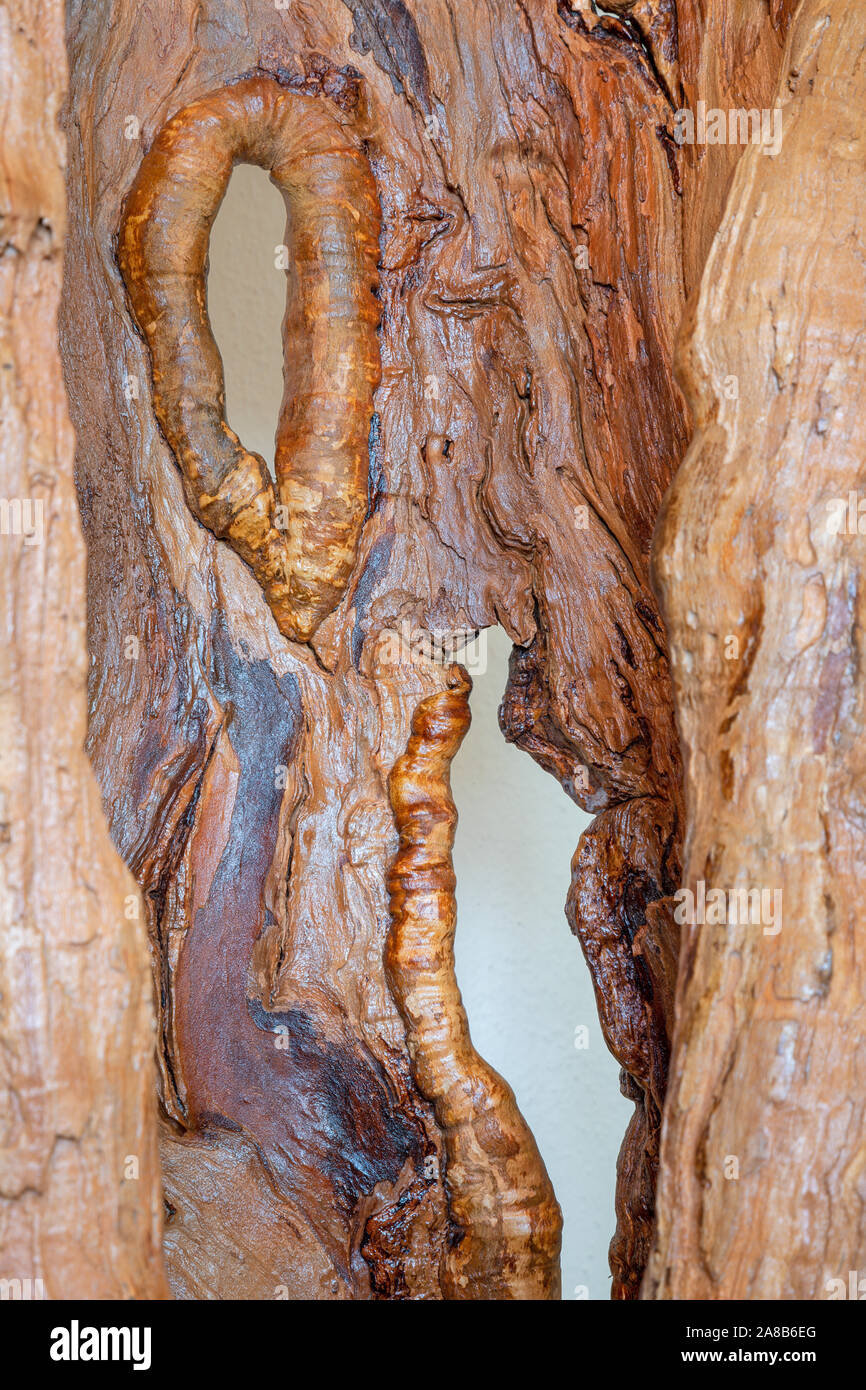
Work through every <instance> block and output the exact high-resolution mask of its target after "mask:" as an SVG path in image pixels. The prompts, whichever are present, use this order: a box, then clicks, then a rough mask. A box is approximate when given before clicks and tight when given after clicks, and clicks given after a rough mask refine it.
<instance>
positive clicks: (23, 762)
mask: <svg viewBox="0 0 866 1390" xmlns="http://www.w3.org/2000/svg"><path fill="white" fill-rule="evenodd" d="M0 19H2V23H0V72H2V74H3V77H4V79H5V81H4V84H3V86H2V95H0V102H2V103H3V121H2V123H0V195H2V196H0V213H2V224H0V225H2V237H3V247H2V249H3V252H4V254H3V255H2V256H0V287H2V289H3V295H2V299H0V405H2V409H3V423H4V432H3V438H2V441H0V470H2V489H0V491H2V494H3V496H2V504H3V510H2V520H3V528H2V529H3V534H2V537H0V559H2V565H3V576H4V578H3V588H2V602H3V604H4V605H5V628H4V630H5V631H6V633H7V634H12V639H11V640H10V641H8V642H7V643H6V644H4V656H3V666H4V670H3V684H2V693H3V699H2V704H0V710H2V721H3V736H4V749H7V750H9V751H8V753H7V754H6V757H5V760H4V762H3V764H2V777H0V795H2V799H3V806H4V814H3V815H2V816H0V875H2V878H0V904H2V908H0V913H2V917H0V996H2V1013H0V1036H2V1039H3V1042H4V1048H3V1057H4V1067H5V1068H6V1069H5V1070H4V1072H3V1074H2V1075H3V1081H2V1105H3V1111H2V1114H3V1126H2V1136H3V1137H2V1150H0V1172H2V1183H0V1277H2V1278H4V1279H10V1280H13V1281H15V1280H18V1281H24V1280H31V1281H33V1280H40V1281H42V1284H43V1286H44V1289H45V1292H46V1293H47V1295H48V1296H49V1297H51V1298H67V1297H72V1298H75V1297H86V1298H90V1297H111V1298H124V1297H137V1298H145V1299H156V1298H163V1297H165V1296H166V1295H167V1294H168V1293H169V1292H170V1293H171V1295H172V1296H174V1297H175V1298H179V1299H213V1298H216V1299H223V1298H243V1299H274V1298H277V1299H282V1298H292V1299H302V1298H309V1299H320V1300H329V1299H362V1300H363V1299H388V1300H399V1299H413V1300H424V1299H433V1300H439V1299H464V1298H467V1299H469V1298H471V1299H484V1298H487V1299H529V1298H545V1299H550V1298H556V1297H558V1296H559V1292H560V1281H559V1271H558V1249H559V1238H560V1213H559V1209H558V1205H557V1202H556V1198H555V1196H554V1193H553V1191H552V1188H551V1185H550V1181H549V1179H548V1176H547V1173H546V1171H545V1168H544V1164H543V1161H542V1158H541V1156H540V1154H539V1152H538V1149H537V1147H536V1144H535V1141H534V1140H533V1138H532V1135H531V1134H530V1133H529V1130H528V1128H527V1126H526V1124H525V1122H524V1120H523V1118H522V1117H521V1115H520V1113H519V1111H518V1109H517V1106H516V1103H515V1100H514V1097H513V1094H512V1092H511V1090H510V1088H509V1086H508V1084H507V1083H506V1082H505V1081H504V1080H503V1079H502V1078H500V1077H499V1076H498V1075H497V1074H496V1073H495V1072H494V1071H493V1070H492V1069H491V1068H490V1067H489V1066H488V1065H487V1064H486V1063H485V1062H483V1061H482V1059H481V1058H480V1057H479V1056H478V1054H477V1053H476V1052H475V1050H474V1048H473V1046H472V1044H471V1041H470V1037H469V1027H468V1022H467V1018H466V1014H465V1012H464V1010H463V1007H462V1004H461V1001H460V995H459V991H458V988H457V983H456V980H455V976H454V965H453V936H454V929H455V916H456V913H455V905H454V875H453V869H452V866H451V848H452V843H453V834H454V825H455V817H456V811H455V807H454V804H453V800H452V798H451V794H450V790H449V767H450V763H451V760H452V758H453V757H454V755H455V753H456V752H457V749H458V747H459V745H460V742H461V740H462V738H463V735H464V733H465V731H466V728H467V727H468V720H469V705H468V701H469V682H468V679H467V678H466V676H465V673H463V672H462V671H461V670H460V668H459V666H455V665H453V664H452V663H451V661H450V659H449V660H447V661H445V662H442V661H438V660H436V659H434V657H433V655H431V653H432V650H433V649H432V647H431V646H430V645H429V644H428V646H427V653H428V654H427V655H426V656H423V655H422V656H421V657H419V655H418V651H419V647H420V648H424V646H425V644H424V642H423V641H421V642H420V643H419V642H418V640H417V639H418V638H422V639H423V638H424V637H425V635H427V634H430V633H431V632H436V633H438V634H440V635H441V634H443V633H444V634H446V635H447V636H451V637H454V638H455V639H456V636H457V635H458V634H460V633H465V632H466V631H474V630H477V629H482V628H485V627H489V626H491V625H493V624H496V623H498V624H500V625H501V626H502V627H503V628H504V629H505V630H506V632H507V633H508V635H509V637H510V639H511V641H512V643H513V656H512V662H511V671H510V677H509V681H508V686H507V689H506V690H505V692H504V697H503V703H502V708H501V716H500V718H501V726H502V732H503V734H504V736H505V738H506V739H507V740H509V741H510V742H512V743H514V744H516V745H517V747H518V748H520V749H523V750H525V751H526V752H528V753H529V754H530V755H531V756H532V757H533V758H534V759H536V761H537V762H538V763H539V764H540V765H541V766H542V767H543V768H544V769H546V770H547V771H548V772H550V773H551V774H552V775H553V776H554V777H555V778H556V779H557V781H558V782H559V783H560V784H561V786H562V788H563V790H564V792H565V793H566V794H567V795H568V796H569V797H571V798H572V799H573V800H574V801H575V802H576V803H577V804H578V805H579V806H581V807H582V808H583V809H584V810H586V811H587V812H589V813H591V814H592V815H593V816H594V819H593V821H592V823H591V824H590V825H589V827H588V829H587V830H586V831H585V833H584V835H583V836H582V838H581V840H580V843H579V844H578V846H577V848H576V852H575V856H574V860H573V864H572V887H571V892H570V894H569V899H568V903H567V905H566V912H567V916H568V920H569V923H570V925H571V928H572V931H573V932H574V934H575V935H576V936H577V938H578V940H579V942H580V946H581V949H582V951H583V954H584V956H585V958H586V961H587V964H588V966H589V969H590V971H591V974H592V979H593V984H594V987H595V992H596V998H597V1002H598V1008H599V1015H600V1019H601V1023H602V1027H603V1031H604V1035H605V1039H606V1041H607V1043H608V1046H609V1047H610V1050H611V1051H612V1053H613V1054H614V1056H615V1057H616V1058H617V1060H618V1062H619V1063H620V1065H621V1067H622V1088H623V1090H624V1092H625V1094H626V1095H627V1096H629V1097H630V1098H631V1099H632V1100H633V1101H634V1106H635V1111H634V1118H633V1119H632V1121H631V1124H630V1125H629V1128H628V1132H627V1134H626V1136H625V1140H624V1143H623V1148H622V1152H621V1155H620V1160H619V1167H618V1179H617V1199H616V1231H615V1233H614V1235H613V1240H612V1244H611V1272H612V1277H613V1283H612V1293H613V1297H614V1298H616V1299H627V1298H636V1297H638V1296H640V1295H642V1296H643V1297H645V1298H672V1299H678V1298H683V1297H697V1298H701V1299H719V1298H761V1299H764V1298H772V1297H783V1298H793V1297H808V1298H819V1297H822V1296H823V1292H822V1291H823V1290H825V1289H826V1288H827V1286H828V1282H829V1281H831V1280H834V1279H837V1278H840V1277H841V1278H843V1279H844V1278H845V1277H847V1274H848V1271H849V1270H857V1269H860V1268H862V1267H863V1265H864V1261H866V1226H864V1218H863V1209H864V1208H863V1201H862V1168H863V1140H862V1133H863V1123H862V1122H863V1114H864V1105H866V1092H864V1080H863V1075H862V1072H863V1067H862V1061H861V1060H860V1053H859V1052H858V1045H859V1040H860V1034H861V1033H862V1018H861V1015H862V1005H861V1002H860V1001H861V998H862V979H861V978H860V977H861V975H862V965H861V964H860V962H861V960H862V956H863V951H862V947H861V946H860V943H859V927H858V921H857V911H858V905H859V896H860V895H859V893H858V882H857V879H858V868H859V865H860V863H861V862H862V859H863V824H864V820H863V814H862V808H861V806H860V791H859V785H860V780H859V777H858V773H859V758H860V756H861V755H859V754H858V747H859V744H860V743H861V742H862V738H861V732H862V723H863V717H862V712H861V704H862V698H863V697H862V690H861V686H862V675H861V672H862V669H863V661H862V659H861V658H860V655H859V644H860V641H861V637H860V634H861V633H862V630H863V621H862V615H861V613H860V609H861V606H862V600H861V587H862V585H861V575H860V564H859V555H860V547H861V544H862V538H861V520H860V515H861V510H862V509H861V506H860V501H859V492H858V488H859V483H860V477H861V472H862V458H863V448H864V440H863V427H862V423H861V422H860V412H859V399H860V395H861V394H862V383H863V379H864V373H866V363H864V360H863V348H862V342H861V339H862V329H861V323H860V320H861V318H862V307H863V303H864V301H866V295H864V291H866V283H864V278H863V264H864V261H863V244H864V211H863V209H864V207H866V199H864V192H866V166H864V153H863V151H864V135H863V124H864V115H863V113H864V110H866V107H864V102H863V97H864V92H863V74H864V69H863V63H862V54H863V52H864V49H866V13H864V12H863V11H862V10H861V8H860V7H858V6H855V5H851V4H846V3H843V0H826V2H825V3H822V4H820V5H819V4H818V3H817V0H738V3H737V4H736V5H733V4H730V3H728V0H702V2H701V3H697V0H609V3H606V4H604V5H602V4H595V3H594V0H571V3H567V2H566V0H471V2H470V0H465V3H462V4H460V5H455V4H452V3H449V0H423V3H422V2H421V0H320V3H318V4H317V5H316V6H310V5H308V4H305V3H302V0H285V3H283V2H282V0H281V3H280V4H279V5H274V4H273V3H271V0H250V3H245V4H243V5H241V4H239V3H235V0H205V3H200V0H179V2H178V3H176V4H172V5H171V6H157V7H150V8H146V9H144V10H142V8H141V7H140V6H139V5H135V4H133V3H132V0H95V3H94V0H86V3H85V0H70V3H69V5H68V7H67V9H66V13H65V24H64V15H63V13H62V11H61V5H60V3H59V0H44V3H42V4H41V5H39V6H36V7H35V9H34V12H32V13H31V9H30V7H27V6H24V5H23V4H21V3H20V2H19V0H0ZM67 62H68V81H67V78H66V73H67ZM34 151H36V153H34ZM237 162H250V163H254V164H258V165H261V166H262V167H263V168H264V169H265V170H267V171H268V172H269V173H270V176H271V178H272V180H273V181H274V183H275V184H276V185H277V187H278V188H279V189H280V190H281V192H282V193H283V196H284V199H285V203H286V210H287V219H288V221H287V229H286V236H285V248H284V250H285V259H284V262H283V263H282V266H283V268H284V269H285V271H286V276H285V283H284V282H283V280H282V279H281V280H280V282H279V284H280V288H279V293H280V294H281V295H282V293H283V291H284V289H285V292H286V318H285V321H284V328H283V348H284V369H285V396H284V401H283V408H282V411H281V414H280V418H279V421H278V424H277V433H276V454H275V465H274V474H275V476H274V478H272V477H271V475H270V472H269V469H268V466H267V464H266V462H265V461H264V460H263V459H262V458H261V457H260V456H259V455H257V454H254V453H251V452H249V451H248V450H247V449H245V448H244V446H243V444H242V443H241V441H240V440H239V439H238V437H237V436H236V435H235V433H234V432H233V431H232V430H231V429H230V428H229V426H228V424H227V422H226V418H225V389H224V381H223V371H222V364H221V360H220V356H219V350H218V348H217V345H216V343H215V341H214V337H213V334H212V332H211V329H210V325H209V320H208V312H207V270H208V267H207V258H208V245H209V237H210V230H211V227H212V224H213V220H214V218H215V216H216V214H217V211H218V208H219V206H220V203H221V200H222V198H223V196H224V194H225V191H226V187H227V184H228V180H229V177H230V174H231V170H232V167H233V166H234V164H235V163H237ZM64 180H65V195H64ZM61 269H62V294H61ZM58 305H59V309H58ZM67 407H68V419H67V415H66V410H67ZM70 423H71V427H72V428H71V429H70ZM72 431H74V446H73V435H72ZM73 448H74V490H75V494H76V498H77V506H76V505H75V504H73V502H72V494H73V462H72V459H73ZM37 503H38V504H39V505H38V506H37V505H36V504H37ZM79 514H80V522H81V526H82V528H83V534H84V540H85V543H86V549H87V570H86V585H87V593H86V630H85V604H84V593H83V588H84V552H83V548H82V546H81V541H80V537H79V534H78V529H77V527H78V516H79ZM39 518H41V521H40V520H39ZM25 522H26V524H25ZM43 523H44V524H43ZM863 526H864V528H866V523H863ZM58 596H59V597H58ZM34 633H35V634H38V637H35V638H33V639H32V640H31V639H30V636H29V634H34ZM440 645H441V643H440ZM446 645H447V644H446ZM86 655H87V657H88V658H89V665H86ZM85 671H86V672H87V674H86V676H85ZM85 680H86V692H85ZM85 722H86V729H87V733H86V756H85V753H84V751H83V747H82V743H83V740H84V737H85V732H84V731H85ZM681 748H682V751H681ZM91 769H92V772H93V773H95V777H96V782H97V783H98V786H99V790H100V792H101V798H102V810H101V811H100V808H99V805H98V797H97V794H96V790H95V787H94V785H93V782H92V780H91V778H92V773H91ZM103 815H104V818H105V821H107V829H106V826H105V824H104V823H103V819H102V816H103ZM49 860H50V862H51V864H52V872H51V883H50V896H49V889H48V888H47V887H46V878H45V873H44V865H45V863H46V862H48V861H49ZM741 894H744V895H745V897H744V898H741V897H740V895H741ZM755 894H757V897H756V896H755ZM777 894H779V895H780V896H779V897H777V896H776V895H777ZM741 901H742V902H744V903H745V909H744V911H745V916H744V915H743V914H742V913H741V912H739V910H738V907H739V903H740V902H741ZM734 905H736V910H735V908H734ZM858 948H859V949H858ZM9 1001H11V1002H9ZM154 1025H155V1032H154V1033H152V1032H151V1029H152V1027H154ZM154 1043H155V1054H156V1055H155V1060H154V1059H153V1058H152V1052H153V1050H154V1049H153V1044H154Z"/></svg>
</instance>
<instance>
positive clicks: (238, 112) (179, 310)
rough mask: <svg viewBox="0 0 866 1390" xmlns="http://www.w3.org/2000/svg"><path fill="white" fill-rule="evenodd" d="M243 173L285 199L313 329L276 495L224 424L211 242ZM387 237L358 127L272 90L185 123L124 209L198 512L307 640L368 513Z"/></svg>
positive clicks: (292, 400) (195, 107)
mask: <svg viewBox="0 0 866 1390" xmlns="http://www.w3.org/2000/svg"><path fill="white" fill-rule="evenodd" d="M237 163H248V164H258V165H261V166H262V167H263V168H264V169H267V170H268V171H269V173H270V177H271V180H272V182H273V183H274V184H276V186H277V187H278V188H279V189H280V191H281V192H282V194H283V198H284V200H285V203H286V210H287V214H288V223H289V236H290V253H291V262H292V265H291V269H292V273H293V276H294V284H295V290H296V299H297V314H296V318H297V322H298V323H299V324H301V325H302V330H303V331H302V333H301V334H300V335H299V339H300V341H297V342H295V341H292V342H286V343H284V347H285V351H286V359H287V362H288V361H289V360H290V359H291V362H292V371H291V385H292V388H293V389H291V391H290V389H289V384H288V380H287V389H286V393H285V395H284V398H283V404H282V409H281V411H280V418H279V422H278V426H277V439H276V453H275V472H276V477H277V489H276V492H275V489H274V486H273V484H272V482H271V478H270V475H269V472H268V469H267V466H266V464H265V462H264V460H263V459H262V458H261V457H260V456H259V455H258V454H254V453H250V452H249V451H248V450H246V449H245V448H244V447H243V445H242V444H241V442H240V440H239V439H238V437H237V435H236V434H235V433H234V431H233V430H232V429H230V428H229V426H228V424H227V423H226V419H225V382H224V377H223V367H222V360H221V358H220V354H219V350H218V348H217V345H216V342H215V341H214V336H213V332H212V330H211V326H210V321H209V319H208V312H207V285H206V276H207V256H208V246H209V242H210V231H211V227H212V225H213V221H214V218H215V217H216V214H217V211H218V209H219V206H220V204H221V202H222V200H223V197H224V196H225V192H226V188H227V187H228V182H229V178H230V176H231V171H232V168H233V167H234V165H235V164H237ZM379 226H380V212H379V202H378V197H377V192H376V185H375V182H374V179H373V174H372V171H371V169H370V164H369V161H368V159H367V156H366V153H365V151H364V147H363V144H362V141H361V138H360V136H359V135H358V133H357V131H356V130H355V129H353V128H352V125H351V123H350V121H349V119H348V118H347V117H345V116H343V114H342V113H341V112H339V111H338V110H337V109H336V108H335V107H330V106H329V105H326V104H325V102H324V101H323V100H322V99H320V98H317V97H314V96H308V95H306V94H303V93H299V92H293V91H289V90H286V89H285V88H283V87H281V86H280V84H279V83H278V82H276V81H275V80H274V79H273V78H270V77H263V76H259V77H252V78H246V79H244V80H242V81H239V82H237V83H235V84H233V85H231V86H227V87H224V88H222V89H221V90H220V91H217V92H214V93H212V94H211V95H209V96H207V97H204V98H203V99H201V100H200V101H196V102H194V103H193V104H192V105H190V106H187V107H184V108H183V110H181V111H179V112H177V114H176V115H174V116H173V117H172V118H171V119H170V120H169V121H168V122H167V124H166V125H165V126H164V127H163V128H162V130H161V131H160V133H159V134H158V135H157V137H156V139H155V140H154V142H153V144H152V146H151V148H150V150H149V151H148V153H147V154H146V155H145V157H144V159H143V160H142V163H141V166H140V168H139V170H138V174H137V176H136V179H135V182H134V183H133V185H132V188H131V190H130V192H129V194H128V196H127V199H126V202H125V205H124V209H123V216H122V221H121V226H120V235H119V241H118V262H119V265H120V270H121V274H122V275H123V279H124V281H125V284H126V288H127V292H128V295H129V300H130V304H131V306H132V310H133V314H134V316H135V320H136V322H137V324H138V326H139V328H140V330H141V332H142V333H143V335H144V337H145V339H146V341H147V344H148V347H149V349H150V356H151V363H152V369H153V404H154V410H155V412H156V416H157V419H158V420H159V423H160V425H161V427H162V430H163V432H164V434H165V436H166V438H167V440H168V442H169V444H170V445H171V448H172V450H173V452H174V455H175V457H176V459H177V462H178V464H179V466H180V470H181V473H182V475H183V482H184V490H185V493H186V497H187V501H188V503H189V506H190V508H191V510H192V511H193V513H194V514H195V515H196V516H197V517H198V518H199V520H200V521H202V522H203V523H204V525H205V526H207V527H208V528H209V530H211V531H213V532H214V534H215V535H217V536H219V537H221V538H223V539H225V540H227V541H229V543H230V544H231V545H232V546H233V547H234V549H235V550H236V551H237V553H238V554H239V555H240V556H241V558H242V559H244V560H245V561H246V562H247V564H248V565H250V566H251V568H252V570H253V573H254V574H255V576H256V578H257V580H258V582H259V584H260V585H261V587H262V589H263V591H264V594H265V597H266V599H267V602H268V604H269V606H270V608H271V611H272V612H273V614H274V617H275V619H276V622H277V626H278V627H279V629H280V631H281V632H282V633H283V634H284V635H285V636H286V637H289V638H291V639H293V640H297V641H308V640H309V639H310V637H311V636H312V635H313V633H314V632H315V631H316V628H317V627H318V626H319V624H320V623H321V622H322V621H323V619H324V618H325V617H326V616H327V615H328V614H329V613H330V612H331V611H332V610H333V609H334V608H335V607H336V606H337V604H338V603H339V601H340V598H341V596H342V594H343V592H344V590H345V587H346V584H347V582H348V578H349V574H350V572H351V569H352V566H353V563H354V559H355V552H356V548H357V543H358V537H359V535H360V532H361V528H362V526H363V522H364V516H365V513H366V507H367V470H368V441H369V431H370V421H371V417H372V412H373V393H374V391H375V389H376V386H377V385H378V383H379V379H380V361H379V345H378V338H377V331H376V330H377V326H378V318H379V313H378V302H377V299H376V295H375V290H376V286H377V262H378V254H379ZM285 331H286V330H285V328H284V334H285ZM287 378H288V373H287ZM278 504H279V512H278Z"/></svg>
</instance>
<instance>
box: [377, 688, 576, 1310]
mask: <svg viewBox="0 0 866 1390" xmlns="http://www.w3.org/2000/svg"><path fill="white" fill-rule="evenodd" d="M448 679H449V687H448V689H446V690H443V691H440V692H438V693H437V694H435V695H430V696H428V697H427V698H426V699H424V700H422V701H421V702H420V704H419V705H418V707H417V709H416V710H415V714H414V716H413V719H412V733H411V737H410V739H409V745H408V747H407V749H406V752H405V753H404V754H403V756H402V757H401V758H399V759H398V760H397V762H396V764H395V766H394V769H393V771H392V773H391V776H390V779H389V784H388V786H389V793H390V799H391V807H392V810H393V812H394V819H395V821H396V824H397V829H398V831H399V834H400V848H399V850H398V852H397V855H396V858H395V859H394V862H393V864H392V866H391V870H390V873H389V875H388V891H389V894H390V902H391V917H392V923H393V925H392V929H391V935H390V937H389V939H388V946H387V950H386V968H387V973H388V980H389V983H390V985H391V989H392V991H393V994H394V997H395V999H396V1001H397V1005H398V1008H399V1009H400V1013H401V1014H402V1017H403V1021H404V1023H405V1024H406V1029H407V1044H408V1049H409V1055H410V1057H411V1059H412V1066H413V1072H414V1076H415V1080H416V1082H417V1084H418V1087H419V1089H420V1090H421V1093H422V1095H423V1096H424V1097H425V1098H426V1099H427V1100H429V1101H432V1102H433V1106H434V1109H435V1112H436V1119H437V1121H438V1122H439V1124H440V1126H441V1128H442V1138H443V1146H444V1152H445V1158H446V1165H447V1171H446V1174H445V1184H446V1191H447V1193H448V1206H449V1212H450V1216H451V1220H452V1222H453V1223H454V1225H455V1226H456V1227H457V1230H458V1232H459V1238H458V1239H457V1241H456V1243H454V1244H451V1245H449V1246H448V1247H447V1249H446V1251H445V1253H444V1255H443V1268H442V1270H441V1272H440V1278H441V1284H442V1290H443V1293H444V1294H445V1297H446V1298H452V1299H508V1298H513V1299H548V1298H558V1297H559V1294H560V1278H559V1247H560V1240H561V1232H562V1215H561V1212H560V1210H559V1204H558V1203H557V1201H556V1198H555V1196H554V1194H553V1188H552V1186H551V1183H550V1179H549V1177H548V1176H547V1170H546V1169H545V1167H544V1162H543V1160H542V1158H541V1155H540V1154H539V1152H538V1149H537V1147H536V1144H535V1140H534V1138H533V1136H532V1134H531V1132H530V1130H529V1127H528V1125H527V1124H526V1121H525V1120H524V1118H523V1116H522V1115H521V1113H520V1111H519V1110H518V1108H517V1102H516V1100H515V1098H514V1093H513V1091H512V1090H511V1087H510V1086H509V1085H508V1084H507V1082H505V1081H504V1080H503V1079H502V1077H501V1076H500V1075H499V1074H498V1073H497V1072H496V1071H494V1070H493V1068H492V1067H491V1066H488V1064H487V1063H486V1062H485V1061H484V1060H483V1059H482V1058H481V1057H479V1055H478V1053H477V1052H476V1051H475V1048H474V1047H473V1046H472V1040H471V1038H470V1036H469V1024H468V1020H467V1018H466V1011H465V1009H464V1008H463V1003H462V1000H461V998H460V991H459V989H458V987H457V980H456V977H455V973H454V931H455V927H456V922H457V907H456V903H455V899H454V888H455V876H454V869H453V867H452V862H451V851H452V849H453V846H454V830H455V826H456V824H457V812H456V809H455V806H454V801H453V799H452V797H451V789H450V784H449V769H450V766H451V762H452V760H453V758H454V756H455V754H456V753H457V750H458V749H459V747H460V745H461V743H462V742H463V739H464V736H465V734H466V731H467V729H468V728H469V720H470V714H469V692H470V690H471V688H472V682H471V681H470V679H469V677H468V675H467V674H466V672H465V670H464V669H463V668H462V667H461V666H452V667H451V668H450V671H449V677H448Z"/></svg>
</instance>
